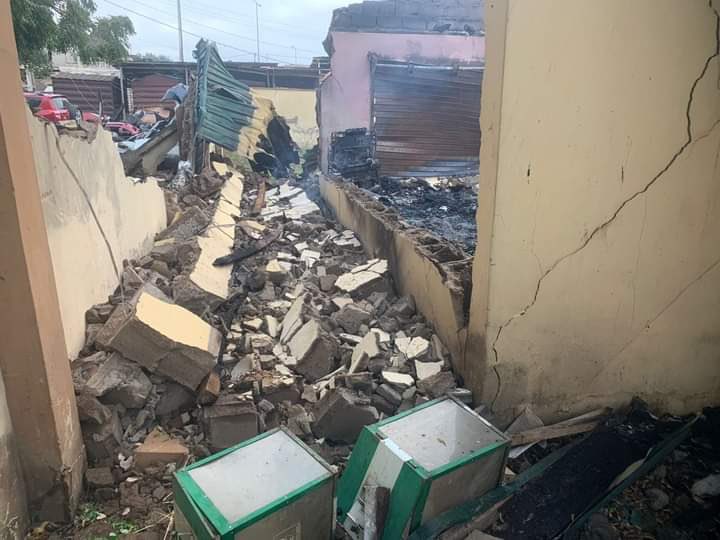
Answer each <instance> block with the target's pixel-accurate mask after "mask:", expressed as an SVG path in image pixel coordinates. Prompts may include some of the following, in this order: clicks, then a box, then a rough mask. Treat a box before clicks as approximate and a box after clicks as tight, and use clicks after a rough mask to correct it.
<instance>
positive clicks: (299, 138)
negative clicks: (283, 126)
mask: <svg viewBox="0 0 720 540" xmlns="http://www.w3.org/2000/svg"><path fill="white" fill-rule="evenodd" d="M253 93H254V94H256V95H258V96H261V97H264V98H267V99H269V100H271V101H272V102H273V105H275V110H276V111H277V113H278V114H279V115H280V116H282V117H283V118H285V121H286V122H287V124H288V126H290V135H291V136H292V138H293V140H294V141H295V143H296V144H297V145H298V146H299V147H300V149H301V150H309V149H310V148H312V147H313V146H315V145H316V144H317V143H318V136H319V134H320V130H319V129H318V125H317V116H316V114H315V102H316V93H315V90H298V89H290V88H253Z"/></svg>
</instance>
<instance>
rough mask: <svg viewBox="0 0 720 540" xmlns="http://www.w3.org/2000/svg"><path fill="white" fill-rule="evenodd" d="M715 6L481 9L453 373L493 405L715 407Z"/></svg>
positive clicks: (719, 364) (718, 390) (719, 276)
mask: <svg viewBox="0 0 720 540" xmlns="http://www.w3.org/2000/svg"><path fill="white" fill-rule="evenodd" d="M718 10H720V2H718V0H714V2H713V5H711V6H710V7H709V6H708V2H707V1H706V0H693V1H690V0H688V1H686V2H676V1H674V0H638V1H636V2H624V1H622V0H607V1H603V2H599V1H597V2H592V1H584V2H578V1H577V0H562V1H560V0H552V1H550V0H544V1H535V2H521V1H517V0H510V1H507V0H505V1H496V2H493V3H492V4H489V5H488V6H487V10H486V27H487V39H488V43H487V61H486V79H485V84H484V87H483V96H482V113H481V114H482V116H481V128H482V132H483V145H482V148H481V155H480V163H481V170H480V192H479V210H478V232H479V240H478V250H477V254H476V259H475V264H474V279H473V299H472V306H471V320H470V338H471V339H470V341H469V348H468V350H466V353H465V360H464V366H463V371H464V372H465V374H466V375H467V377H466V378H469V379H470V380H471V383H472V384H473V387H474V388H476V389H478V390H479V391H480V394H481V396H482V399H483V401H485V402H487V403H492V404H494V406H495V408H496V409H497V410H500V411H507V410H508V409H509V408H510V407H512V406H513V405H515V404H518V403H531V404H532V405H533V406H534V407H535V408H536V409H537V410H539V411H540V412H541V413H543V414H544V415H545V416H547V417H552V416H560V415H566V414H568V413H569V412H575V411H580V410H583V409H588V408H589V407H591V406H594V405H599V404H620V403H623V402H626V401H627V400H628V399H629V398H631V397H632V396H633V395H640V396H641V397H643V398H645V399H646V400H648V401H649V402H650V403H651V404H652V405H655V406H657V407H659V408H661V409H664V410H669V411H673V412H678V413H682V412H688V411H692V410H696V409H698V408H699V407H701V406H702V405H705V404H710V403H720V166H719V165H718V163H720V86H719V85H718V80H720V57H719V56H718V39H719V37H718ZM550 29H551V30H550Z"/></svg>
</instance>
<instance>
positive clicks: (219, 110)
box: [195, 39, 255, 150]
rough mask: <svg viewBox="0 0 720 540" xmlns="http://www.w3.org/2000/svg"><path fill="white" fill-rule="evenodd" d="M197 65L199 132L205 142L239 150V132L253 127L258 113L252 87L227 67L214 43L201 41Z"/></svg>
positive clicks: (198, 46)
mask: <svg viewBox="0 0 720 540" xmlns="http://www.w3.org/2000/svg"><path fill="white" fill-rule="evenodd" d="M195 55H196V58H197V63H198V86H197V88H198V99H197V125H196V133H197V135H198V136H199V137H201V138H202V139H205V140H207V141H210V142H213V143H215V144H218V145H220V146H222V147H224V148H227V149H228V150H236V149H237V147H238V137H239V134H240V131H241V130H242V129H243V128H244V127H246V126H248V125H250V123H251V122H252V119H253V114H254V112H255V106H254V105H253V98H252V94H251V92H250V88H249V87H248V86H247V85H245V84H243V83H241V82H240V81H238V80H237V79H236V78H235V77H233V76H232V75H231V74H230V72H229V71H228V70H227V68H226V67H225V64H224V63H223V61H222V59H221V58H220V53H218V50H217V47H216V46H215V43H213V42H210V41H207V40H204V39H201V40H200V41H199V42H198V44H197V46H196V48H195Z"/></svg>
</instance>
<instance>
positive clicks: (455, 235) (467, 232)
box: [369, 176, 477, 255]
mask: <svg viewBox="0 0 720 540" xmlns="http://www.w3.org/2000/svg"><path fill="white" fill-rule="evenodd" d="M369 191H370V193H372V194H373V195H374V196H375V198H377V199H378V201H380V202H381V203H383V204H384V205H385V206H387V207H389V208H394V209H395V210H397V211H398V213H399V214H400V216H401V217H402V218H403V219H404V220H405V221H406V222H407V223H408V224H410V225H413V226H415V227H420V228H423V229H427V230H430V231H432V232H433V233H435V234H437V235H438V236H440V237H441V238H444V239H446V240H449V241H451V242H455V243H457V244H459V245H460V246H461V247H462V248H463V249H464V250H465V252H466V253H468V254H469V255H472V254H473V253H474V252H475V244H476V241H477V226H476V223H475V213H476V211H477V177H476V176H474V177H466V178H410V179H405V178H382V179H381V180H380V182H379V183H378V184H376V185H375V186H373V187H372V188H370V190H369Z"/></svg>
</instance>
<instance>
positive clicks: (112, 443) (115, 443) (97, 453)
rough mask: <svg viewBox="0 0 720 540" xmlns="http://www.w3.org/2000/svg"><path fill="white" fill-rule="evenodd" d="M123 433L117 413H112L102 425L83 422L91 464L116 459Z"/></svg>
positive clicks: (85, 441) (84, 439) (84, 438)
mask: <svg viewBox="0 0 720 540" xmlns="http://www.w3.org/2000/svg"><path fill="white" fill-rule="evenodd" d="M93 399H94V398H93ZM122 433H123V429H122V425H121V424H120V417H119V416H118V414H117V412H116V411H111V413H110V417H109V418H108V419H107V420H106V421H105V422H103V423H102V424H100V425H98V424H95V423H94V422H83V425H82V435H83V441H84V443H85V450H86V451H87V456H88V460H89V461H90V463H91V464H93V463H98V462H100V461H104V460H107V459H110V460H114V459H116V457H117V451H118V450H119V449H120V442H121V441H122Z"/></svg>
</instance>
